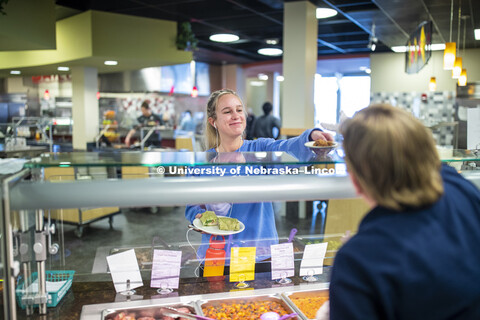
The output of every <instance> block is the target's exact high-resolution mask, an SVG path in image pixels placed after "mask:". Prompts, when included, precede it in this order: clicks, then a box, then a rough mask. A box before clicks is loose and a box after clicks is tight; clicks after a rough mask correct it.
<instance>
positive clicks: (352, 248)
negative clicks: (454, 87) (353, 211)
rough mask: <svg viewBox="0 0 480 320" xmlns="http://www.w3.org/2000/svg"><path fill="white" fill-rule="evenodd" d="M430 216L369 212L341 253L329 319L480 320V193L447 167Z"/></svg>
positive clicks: (417, 212)
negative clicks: (441, 191) (439, 192)
mask: <svg viewBox="0 0 480 320" xmlns="http://www.w3.org/2000/svg"><path fill="white" fill-rule="evenodd" d="M441 175H442V179H443V185H444V190H445V192H444V194H443V196H442V197H441V198H440V199H439V200H438V201H437V202H436V203H434V204H433V205H431V206H430V207H427V208H423V209H419V210H414V211H406V212H398V211H393V210H389V209H386V208H382V207H376V208H374V209H373V210H372V211H370V212H369V213H368V214H367V216H366V217H365V218H364V219H363V221H362V222H361V224H360V227H359V230H358V233H357V235H355V236H354V237H353V238H352V239H350V240H349V241H348V242H347V243H346V244H345V245H344V246H343V247H342V248H340V250H339V251H338V253H337V256H336V258H335V263H334V266H333V270H332V277H331V282H330V319H331V320H337V319H338V320H340V319H342V320H344V319H368V320H375V319H382V320H389V319H395V320H402V319H408V320H414V319H421V320H430V319H431V320H443V319H472V320H477V319H480V191H479V190H478V189H477V188H476V187H475V186H474V185H473V184H471V183H470V182H469V181H467V180H465V179H464V178H463V177H462V176H460V175H459V174H458V173H457V172H456V171H455V170H454V169H452V168H451V167H448V166H446V165H443V166H442V169H441Z"/></svg>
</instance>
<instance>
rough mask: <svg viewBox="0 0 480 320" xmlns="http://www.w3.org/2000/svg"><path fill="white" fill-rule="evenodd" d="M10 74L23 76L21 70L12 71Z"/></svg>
mask: <svg viewBox="0 0 480 320" xmlns="http://www.w3.org/2000/svg"><path fill="white" fill-rule="evenodd" d="M10 74H21V72H20V70H12V71H10Z"/></svg>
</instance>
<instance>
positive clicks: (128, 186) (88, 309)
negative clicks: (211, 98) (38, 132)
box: [0, 149, 480, 320]
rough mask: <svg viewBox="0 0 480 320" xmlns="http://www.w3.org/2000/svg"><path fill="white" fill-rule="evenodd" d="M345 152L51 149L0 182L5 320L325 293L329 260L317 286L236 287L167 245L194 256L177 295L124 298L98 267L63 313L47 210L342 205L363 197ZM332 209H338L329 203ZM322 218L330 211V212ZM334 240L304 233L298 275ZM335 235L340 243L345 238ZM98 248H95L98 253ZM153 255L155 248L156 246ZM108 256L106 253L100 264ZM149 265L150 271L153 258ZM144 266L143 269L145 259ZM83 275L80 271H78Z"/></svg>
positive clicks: (469, 173) (473, 175)
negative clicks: (316, 250) (19, 293)
mask: <svg viewBox="0 0 480 320" xmlns="http://www.w3.org/2000/svg"><path fill="white" fill-rule="evenodd" d="M342 155H343V152H342V150H341V149H331V150H327V151H326V152H324V153H320V154H316V153H313V152H310V151H309V150H307V152H305V153H303V154H300V155H298V154H296V155H293V154H288V153H284V152H272V153H267V152H251V153H232V154H216V153H192V152H125V153H108V152H99V153H68V154H62V153H56V154H51V153H47V154H44V155H42V156H41V157H38V158H35V159H33V160H31V161H29V162H27V163H26V165H25V168H24V169H23V170H22V171H21V172H19V173H16V174H13V175H9V176H4V177H2V193H3V205H2V207H1V210H2V214H1V215H0V216H1V220H0V226H1V228H2V229H1V234H0V235H1V236H2V241H1V245H2V247H1V250H0V253H1V255H2V264H3V266H5V267H4V268H3V279H4V282H3V310H2V312H3V314H4V315H5V319H11V320H16V319H24V318H28V319H36V318H39V319H40V318H41V319H78V318H79V317H80V316H81V318H82V319H102V316H101V313H102V310H105V309H119V308H130V307H141V306H151V305H163V304H176V303H186V302H189V303H190V302H192V303H194V302H195V301H198V300H210V299H216V298H218V297H226V296H232V297H233V296H234V297H238V296H251V295H264V294H279V293H281V292H283V291H285V290H288V291H302V290H305V289H306V288H308V289H312V290H318V289H325V288H326V287H327V286H328V278H329V277H328V275H329V271H330V270H329V268H330V267H329V265H330V264H331V263H325V266H324V268H323V269H324V273H323V275H322V276H321V279H320V281H319V282H317V283H316V284H309V283H306V282H305V281H304V280H303V279H302V278H300V277H292V279H293V280H294V281H293V283H292V284H291V285H289V286H285V285H280V284H277V283H275V282H274V281H272V279H271V273H270V272H258V273H257V274H256V279H255V281H253V282H252V287H251V288H248V289H245V290H238V289H236V288H234V287H233V284H232V283H230V282H229V281H228V276H227V277H226V278H222V279H217V280H218V281H212V279H211V278H204V277H195V275H194V272H193V269H194V265H195V264H197V263H198V260H197V261H195V259H193V258H192V259H190V258H189V257H191V256H192V253H191V252H189V251H188V250H190V248H189V247H187V246H186V245H185V244H182V243H168V244H165V246H166V247H167V248H168V249H174V250H182V252H184V253H185V257H186V258H185V259H184V260H182V266H181V275H180V286H179V289H178V290H176V291H174V292H173V296H170V297H168V298H166V297H164V296H160V295H159V294H158V293H156V289H155V288H149V287H148V285H144V286H143V287H140V288H137V292H136V294H134V295H132V296H123V295H119V294H116V293H115V289H114V287H113V285H112V282H111V277H110V274H109V273H108V270H107V269H106V268H105V267H98V268H97V269H98V270H100V271H98V270H97V271H98V272H95V273H93V272H92V273H88V272H84V271H82V272H77V273H76V274H75V276H74V279H73V284H72V288H71V289H70V291H69V292H68V293H67V294H66V295H65V297H64V298H63V300H62V301H61V302H60V303H59V304H58V306H57V307H55V308H48V310H47V308H46V298H47V294H46V289H45V287H44V286H42V282H43V281H45V278H44V277H43V278H42V275H44V274H45V271H46V268H47V267H48V268H49V269H50V270H64V269H65V264H64V263H63V264H62V261H61V259H60V261H59V259H58V255H57V252H64V248H62V247H61V246H60V247H58V245H57V247H55V245H54V243H53V241H54V240H55V238H54V236H53V232H52V231H53V230H52V228H53V227H52V225H53V223H52V222H51V219H50V215H49V212H50V210H54V209H55V210H65V209H70V208H84V207H89V208H97V207H99V208H102V207H124V208H125V207H139V206H141V207H160V206H176V207H178V206H184V205H188V204H204V203H215V202H231V203H247V202H248V203H251V202H263V201H282V202H283V201H295V202H299V203H300V205H299V206H298V207H299V208H301V207H302V205H301V203H303V202H304V201H317V202H318V201H320V200H322V199H323V200H327V199H328V200H330V201H331V202H333V200H336V199H338V200H339V201H343V199H349V198H354V197H355V192H354V188H353V186H352V185H351V183H350V181H349V178H348V176H347V175H346V173H345V168H344V162H343V158H342ZM443 161H445V162H457V163H462V164H463V166H464V167H462V168H469V167H470V166H468V164H469V163H476V162H478V161H480V158H479V157H478V156H477V155H475V154H472V153H469V152H468V151H455V152H453V153H452V156H451V157H449V158H448V159H447V158H446V159H443ZM248 166H251V167H252V168H255V169H258V170H256V171H255V170H252V171H250V172H251V174H249V175H246V176H237V175H233V176H232V175H222V174H217V175H215V176H214V175H209V174H203V175H196V174H195V171H192V170H193V169H198V170H201V169H202V168H203V169H205V168H210V169H211V170H214V169H215V168H238V167H244V168H245V169H246V167H248ZM59 167H69V168H77V169H80V168H83V169H85V168H86V169H87V170H86V171H85V170H84V171H83V172H84V174H89V176H90V178H88V179H87V178H85V176H84V177H82V178H80V179H79V178H78V176H77V177H76V179H68V178H65V179H63V178H62V179H59V180H60V181H52V180H50V181H45V179H44V177H45V175H44V173H45V170H46V169H47V168H59ZM126 167H129V168H131V169H133V168H137V169H138V170H137V172H140V173H137V174H135V177H134V179H129V177H128V175H123V176H122V170H121V169H122V168H126ZM93 168H106V172H108V174H107V175H105V176H102V177H96V176H95V174H94V173H93V172H94V171H95V170H92V169H93ZM77 171H78V170H77ZM126 171H128V170H125V172H126ZM134 171H135V170H134ZM85 172H87V173H85ZM199 172H203V173H205V172H206V171H199ZM462 173H463V174H464V175H465V176H466V177H467V178H468V179H470V180H471V181H472V182H474V183H475V184H476V185H477V186H480V174H479V172H478V171H475V170H464V171H463V172H462ZM185 195H188V196H185ZM317 207H318V208H321V204H320V203H317ZM331 207H332V208H333V207H334V206H333V205H331ZM338 207H339V208H343V209H342V210H344V211H343V212H342V211H339V212H337V214H336V216H335V215H334V214H333V213H330V212H329V215H328V218H330V216H332V217H335V221H336V222H335V223H336V224H337V225H338V224H340V225H342V224H345V225H346V224H347V222H346V220H345V219H344V218H345V217H347V216H349V215H350V214H351V213H352V212H354V211H355V210H356V209H355V208H356V205H355V206H353V205H350V204H349V205H347V206H338ZM345 208H346V209H345ZM288 210H289V209H288V206H287V211H288ZM299 210H301V209H299ZM315 210H316V209H315ZM315 210H314V211H315ZM362 210H363V209H362ZM362 210H359V214H356V216H355V219H356V220H355V222H354V223H357V224H358V221H359V219H361V214H360V211H362ZM317 211H318V210H317ZM346 211H348V212H346ZM362 212H363V213H364V211H362ZM317 213H318V212H316V213H314V214H313V215H308V216H306V218H304V219H306V220H308V221H307V223H305V224H303V225H304V226H311V225H313V224H314V222H315V221H314V219H316V214H317ZM344 213H345V215H343V214H344ZM322 214H323V215H324V212H323V213H322ZM287 216H288V212H287ZM332 221H333V220H332ZM332 223H333V222H332ZM176 227H179V226H170V228H176ZM182 228H184V226H183V227H182ZM346 228H351V226H346ZM182 230H183V229H182ZM330 230H333V229H330ZM343 230H346V229H343ZM341 231H342V229H341V228H340V229H335V232H341ZM57 236H61V235H58V232H57V234H56V236H55V237H57ZM328 236H329V232H328V228H323V229H321V231H318V228H317V229H315V228H309V227H303V228H299V230H298V233H297V236H296V237H295V239H294V248H295V249H294V250H295V263H296V267H297V268H296V269H295V270H296V274H297V273H298V264H299V262H300V260H301V255H302V253H303V252H302V250H303V247H304V246H305V244H309V243H316V242H323V241H326V240H325V239H326V238H328ZM336 236H337V238H336V239H338V234H337V235H336ZM308 239H311V240H312V241H310V240H308ZM307 240H308V241H307ZM282 241H284V239H280V242H282ZM145 242H146V243H150V242H152V243H153V240H152V239H145ZM198 245H199V243H193V246H198ZM100 249H101V248H98V249H97V250H98V251H97V255H98V252H100ZM152 249H154V246H153V245H152ZM81 250H82V249H81V248H79V249H78V252H75V251H72V252H70V253H69V254H71V255H77V254H81ZM335 250H336V249H335ZM335 250H333V251H335ZM140 251H141V250H138V252H140ZM138 252H137V253H138ZM112 253H113V251H112V250H110V251H107V252H106V253H105V254H112ZM148 255H150V256H151V252H150V253H147V256H148ZM333 255H334V252H333ZM104 259H105V255H104V256H102V258H101V259H99V260H104ZM103 262H104V261H103ZM143 262H145V261H143ZM147 262H148V263H150V265H151V260H150V261H147ZM96 263H97V261H95V264H96ZM139 263H142V261H141V259H140V262H139ZM148 263H143V264H142V266H147V267H146V268H143V267H142V268H143V269H142V268H141V272H142V278H144V279H149V275H150V272H151V269H149V268H148ZM265 264H268V262H267V263H264V265H265ZM78 270H81V267H80V266H78ZM74 271H75V270H74ZM33 272H38V277H39V279H38V280H39V289H38V293H36V294H34V295H32V296H31V297H30V298H29V299H24V300H23V301H25V302H26V303H27V304H28V303H30V307H28V306H27V309H26V310H22V309H20V308H18V307H17V306H16V301H15V300H16V297H15V288H16V285H17V281H18V280H19V279H20V278H22V279H27V278H29V274H32V273H33ZM286 288H288V289H286ZM136 299H138V300H136ZM33 304H36V305H37V304H38V305H40V307H39V309H38V310H37V308H36V307H35V310H34V309H33V306H32V305H33ZM92 304H94V305H92ZM82 306H83V310H82ZM38 313H40V314H44V313H46V316H39V315H38Z"/></svg>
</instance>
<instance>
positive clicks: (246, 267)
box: [230, 247, 257, 282]
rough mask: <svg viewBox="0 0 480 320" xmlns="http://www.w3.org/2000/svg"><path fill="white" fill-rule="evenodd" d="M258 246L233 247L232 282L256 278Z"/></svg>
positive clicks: (231, 256) (231, 257) (231, 262)
mask: <svg viewBox="0 0 480 320" xmlns="http://www.w3.org/2000/svg"><path fill="white" fill-rule="evenodd" d="M256 249H257V248H256V247H233V248H232V249H231V254H230V282H236V281H251V280H255V253H256Z"/></svg>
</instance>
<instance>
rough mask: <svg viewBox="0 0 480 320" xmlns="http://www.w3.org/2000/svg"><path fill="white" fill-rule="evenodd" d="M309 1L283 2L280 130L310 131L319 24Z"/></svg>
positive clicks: (312, 117)
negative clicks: (303, 129)
mask: <svg viewBox="0 0 480 320" xmlns="http://www.w3.org/2000/svg"><path fill="white" fill-rule="evenodd" d="M315 11H316V7H315V5H313V4H312V3H310V2H309V1H295V2H285V10H284V24H283V50H284V52H283V75H284V77H285V80H284V82H283V95H282V98H283V99H282V100H283V101H282V127H284V128H312V127H313V125H314V118H315V117H314V113H315V112H314V109H315V107H314V99H313V93H314V80H315V71H316V69H317V34H318V22H317V19H316V17H315Z"/></svg>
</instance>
